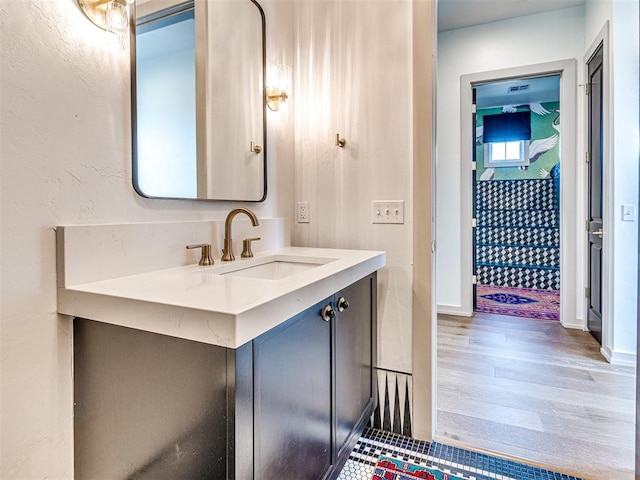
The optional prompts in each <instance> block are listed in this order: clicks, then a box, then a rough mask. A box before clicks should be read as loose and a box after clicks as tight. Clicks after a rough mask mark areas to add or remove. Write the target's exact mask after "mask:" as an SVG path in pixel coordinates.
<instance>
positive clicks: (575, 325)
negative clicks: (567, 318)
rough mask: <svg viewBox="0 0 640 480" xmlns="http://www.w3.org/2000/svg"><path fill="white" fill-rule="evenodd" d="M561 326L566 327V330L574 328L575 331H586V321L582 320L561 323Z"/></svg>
mask: <svg viewBox="0 0 640 480" xmlns="http://www.w3.org/2000/svg"><path fill="white" fill-rule="evenodd" d="M560 324H561V325H562V326H563V327H564V328H572V329H575V330H582V331H585V328H584V321H582V320H581V319H579V318H577V319H576V321H575V322H563V321H561V322H560Z"/></svg>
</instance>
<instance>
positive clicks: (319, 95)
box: [294, 0, 429, 372]
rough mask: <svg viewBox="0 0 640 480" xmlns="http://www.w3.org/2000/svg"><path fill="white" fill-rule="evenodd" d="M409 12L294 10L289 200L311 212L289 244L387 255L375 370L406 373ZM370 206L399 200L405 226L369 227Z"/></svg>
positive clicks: (376, 6) (400, 5) (379, 4)
mask: <svg viewBox="0 0 640 480" xmlns="http://www.w3.org/2000/svg"><path fill="white" fill-rule="evenodd" d="M411 3H412V2H411V1H409V0H394V1H388V0H371V1H367V2H362V1H338V2H336V1H316V2H296V7H295V8H296V25H297V37H296V47H297V65H296V66H297V68H296V73H295V74H294V80H295V82H294V94H295V99H294V103H295V118H296V132H295V138H296V141H295V146H296V194H295V195H296V200H297V201H308V202H309V211H310V223H308V224H297V225H296V227H295V244H296V245H301V246H322V247H339V248H358V249H369V250H385V251H386V252H387V267H386V268H384V269H382V270H381V271H380V272H379V274H378V282H379V286H378V302H379V308H378V312H379V313H378V347H379V348H378V365H379V366H380V367H383V368H388V369H396V370H400V371H405V372H410V371H411V368H412V365H411V327H412V319H411V314H412V288H411V287H412V246H413V242H412V231H413V222H412V161H413V160H412V125H413V124H412V108H411V102H412V81H411V78H412V77H411V75H412V66H411V65H412V64H411V62H412V57H411V52H412V49H411V41H412V37H411V25H412V23H411V21H412V17H411V12H412V8H411V7H412V5H411ZM382 25H384V31H381V26H382ZM336 133H340V135H341V136H342V137H344V138H345V139H346V141H347V144H346V147H345V148H344V149H341V148H339V147H337V146H335V135H336ZM426 134H427V133H425V135H426ZM425 188H429V186H425ZM372 200H404V202H405V223H404V224H403V225H373V224H372V223H371V201H372ZM425 243H426V244H425V246H424V248H425V250H426V249H428V248H429V245H428V241H425Z"/></svg>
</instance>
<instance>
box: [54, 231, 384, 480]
mask: <svg viewBox="0 0 640 480" xmlns="http://www.w3.org/2000/svg"><path fill="white" fill-rule="evenodd" d="M65 230H66V232H65ZM72 230H73V229H70V227H64V228H62V227H59V229H58V242H59V253H60V257H59V258H61V261H60V263H59V274H60V278H59V290H58V293H59V295H58V310H59V312H60V313H65V314H68V315H71V316H73V317H74V320H73V326H74V388H75V393H74V401H75V408H74V414H75V419H74V425H75V427H74V435H75V477H76V478H79V479H82V478H114V479H115V478H123V479H124V478H131V479H134V478H135V479H142V478H149V479H151V478H153V479H158V478H166V479H183V478H184V479H200V478H202V479H204V478H210V479H216V480H218V479H240V480H245V479H255V480H266V479H305V480H306V479H327V478H336V477H337V476H338V474H339V472H340V470H341V468H342V466H343V464H344V462H345V461H346V460H347V458H348V456H349V453H350V451H351V450H352V448H353V446H354V444H355V442H356V440H357V438H358V435H359V434H360V432H361V431H362V429H363V428H364V426H365V425H366V423H367V422H368V421H369V417H370V415H371V413H372V411H373V409H374V407H375V403H376V399H377V393H376V386H375V385H376V383H375V382H374V370H373V368H374V364H375V359H376V310H377V299H376V281H377V274H376V271H377V270H378V269H379V268H381V267H382V266H384V262H385V260H384V253H383V252H367V251H352V250H334V249H316V248H295V247H288V248H281V249H277V250H274V251H268V252H259V253H257V254H256V255H255V257H254V258H250V259H242V260H236V261H234V262H219V261H217V262H216V264H215V265H213V266H211V267H199V266H198V265H187V266H181V267H174V268H167V269H161V270H150V271H146V272H144V273H138V274H133V275H123V276H119V277H112V278H104V279H97V280H95V281H90V282H86V283H76V284H72V282H71V280H72V279H73V278H75V277H78V273H77V272H75V273H74V269H75V268H76V267H74V266H73V265H72V264H73V263H74V260H73V257H74V254H73V253H72V252H71V251H70V250H67V248H66V247H67V246H71V245H76V244H77V243H78V242H77V241H75V240H72V238H71V237H73V236H74V235H75V234H76V233H77V232H74V233H73V235H71V233H72ZM65 236H66V237H68V238H67V240H68V241H65ZM61 266H62V268H60V267H61ZM65 267H66V268H65ZM105 268H106V267H105ZM65 270H66V271H65Z"/></svg>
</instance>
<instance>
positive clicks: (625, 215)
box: [622, 205, 636, 222]
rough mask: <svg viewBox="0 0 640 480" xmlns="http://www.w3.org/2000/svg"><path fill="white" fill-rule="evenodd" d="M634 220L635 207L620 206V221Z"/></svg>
mask: <svg viewBox="0 0 640 480" xmlns="http://www.w3.org/2000/svg"><path fill="white" fill-rule="evenodd" d="M635 219H636V206H635V205H622V220H623V221H624V222H634V221H635Z"/></svg>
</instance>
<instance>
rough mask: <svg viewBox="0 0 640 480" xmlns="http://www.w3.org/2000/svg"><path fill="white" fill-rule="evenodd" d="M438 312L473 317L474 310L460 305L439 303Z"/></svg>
mask: <svg viewBox="0 0 640 480" xmlns="http://www.w3.org/2000/svg"><path fill="white" fill-rule="evenodd" d="M437 309H438V313H441V314H443V315H453V316H454V317H471V316H472V315H473V312H470V311H469V310H465V309H464V308H463V307H461V306H458V305H438V307H437Z"/></svg>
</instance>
